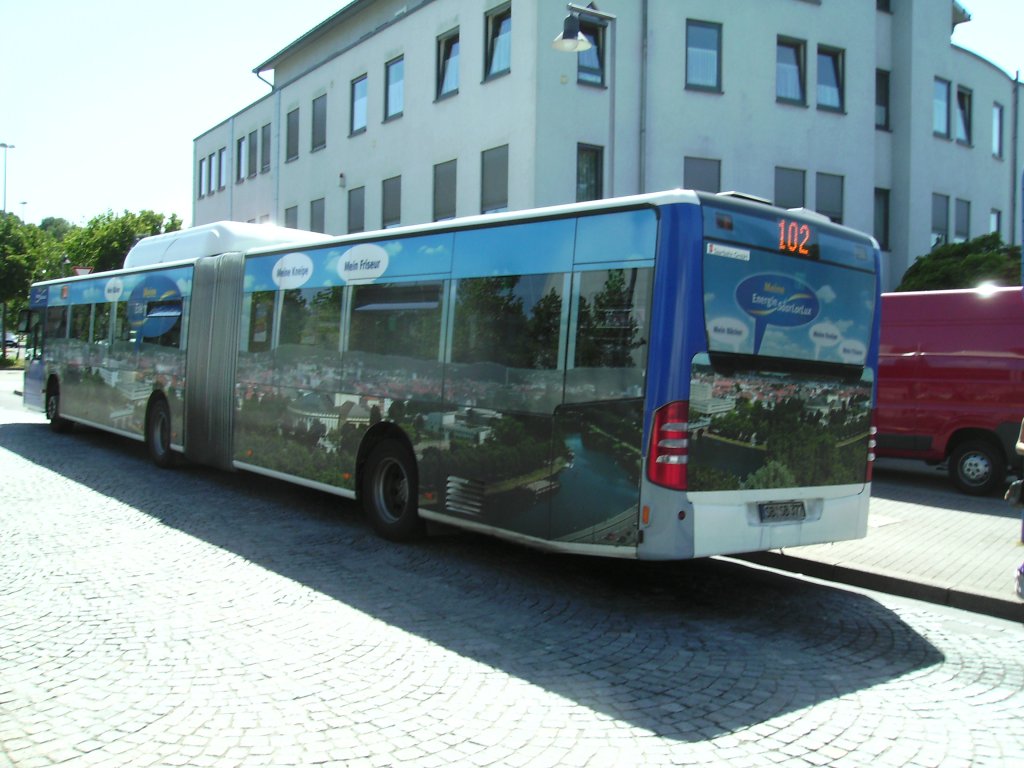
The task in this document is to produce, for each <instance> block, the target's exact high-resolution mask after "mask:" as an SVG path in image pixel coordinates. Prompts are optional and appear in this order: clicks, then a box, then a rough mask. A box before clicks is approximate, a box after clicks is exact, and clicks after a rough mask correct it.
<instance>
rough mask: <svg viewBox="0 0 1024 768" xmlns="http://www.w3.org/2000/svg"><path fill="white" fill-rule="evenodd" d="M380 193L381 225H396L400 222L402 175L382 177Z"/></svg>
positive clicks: (388, 226) (386, 226)
mask: <svg viewBox="0 0 1024 768" xmlns="http://www.w3.org/2000/svg"><path fill="white" fill-rule="evenodd" d="M381 193H382V205H381V211H382V213H381V227H382V228H383V229H388V228H390V227H397V226H398V225H399V224H401V223H402V177H401V176H394V177H392V178H390V179H384V183H383V185H382V188H381Z"/></svg>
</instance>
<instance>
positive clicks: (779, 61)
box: [775, 37, 807, 104]
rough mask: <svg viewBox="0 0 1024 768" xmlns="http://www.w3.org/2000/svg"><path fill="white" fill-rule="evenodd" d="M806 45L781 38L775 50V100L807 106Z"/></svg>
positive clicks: (798, 41)
mask: <svg viewBox="0 0 1024 768" xmlns="http://www.w3.org/2000/svg"><path fill="white" fill-rule="evenodd" d="M804 58H805V57H804V43H803V42H802V41H800V40H791V39H789V38H783V37H780V38H779V39H778V43H777V44H776V48H775V98H776V100H777V101H781V102H785V103H787V104H806V103H807V91H806V84H807V78H806V77H805V71H804Z"/></svg>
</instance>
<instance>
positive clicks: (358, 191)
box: [348, 187, 366, 234]
mask: <svg viewBox="0 0 1024 768" xmlns="http://www.w3.org/2000/svg"><path fill="white" fill-rule="evenodd" d="M348 231H349V234H352V233H355V232H365V231H366V187H356V188H355V189H350V190H349V191H348Z"/></svg>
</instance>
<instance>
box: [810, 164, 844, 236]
mask: <svg viewBox="0 0 1024 768" xmlns="http://www.w3.org/2000/svg"><path fill="white" fill-rule="evenodd" d="M815 189H816V192H815V194H816V196H817V197H816V201H815V206H814V210H816V211H817V212H818V213H823V214H825V215H826V216H828V217H829V218H830V219H832V221H834V222H835V223H836V224H842V223H843V177H842V176H837V175H836V174H834V173H819V174H818V175H817V177H816V179H815Z"/></svg>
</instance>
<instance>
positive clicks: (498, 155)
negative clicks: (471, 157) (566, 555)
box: [480, 144, 508, 213]
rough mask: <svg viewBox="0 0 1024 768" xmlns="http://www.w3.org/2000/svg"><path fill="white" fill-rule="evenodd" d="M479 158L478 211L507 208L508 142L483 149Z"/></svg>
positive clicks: (495, 210) (485, 211)
mask: <svg viewBox="0 0 1024 768" xmlns="http://www.w3.org/2000/svg"><path fill="white" fill-rule="evenodd" d="M480 159H481V163H480V176H481V179H480V212H481V213H495V212H497V211H505V210H508V144H505V145H503V146H500V147H495V148H494V149H487V150H484V152H483V154H482V155H481V158H480Z"/></svg>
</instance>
